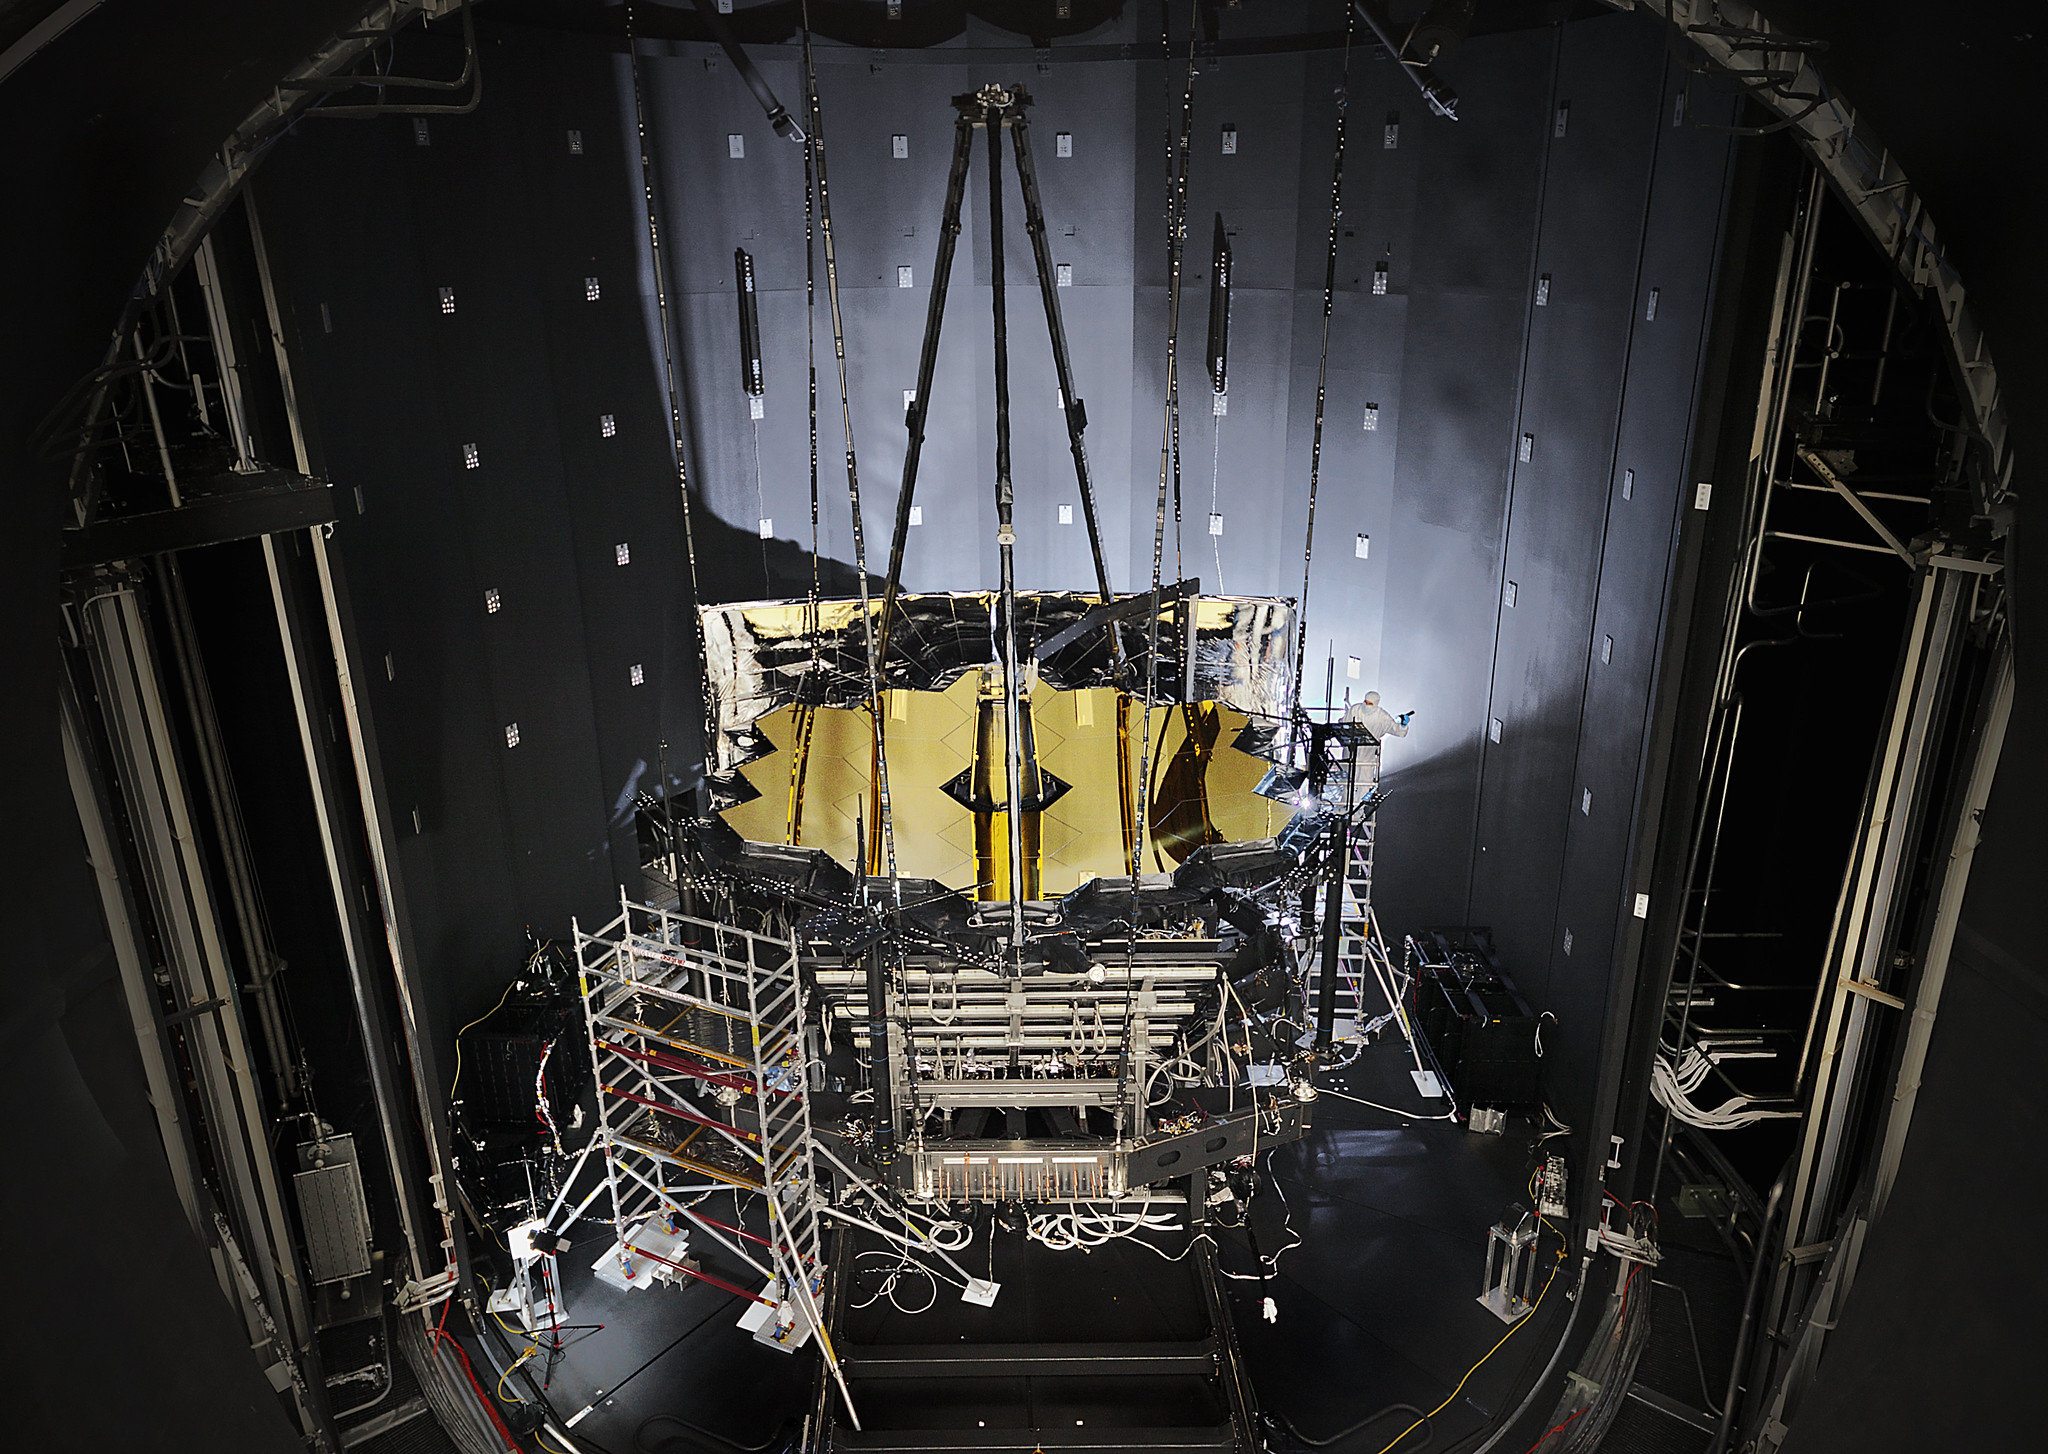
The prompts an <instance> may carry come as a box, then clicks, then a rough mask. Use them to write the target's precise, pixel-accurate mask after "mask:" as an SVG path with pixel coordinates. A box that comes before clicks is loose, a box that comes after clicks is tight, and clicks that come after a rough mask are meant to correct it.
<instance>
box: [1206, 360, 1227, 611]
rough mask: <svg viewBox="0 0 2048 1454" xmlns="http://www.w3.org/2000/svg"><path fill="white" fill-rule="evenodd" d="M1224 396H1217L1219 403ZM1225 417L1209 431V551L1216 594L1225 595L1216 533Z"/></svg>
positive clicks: (1218, 418)
mask: <svg viewBox="0 0 2048 1454" xmlns="http://www.w3.org/2000/svg"><path fill="white" fill-rule="evenodd" d="M1223 397H1224V396H1223V395H1222V394H1218V395H1217V396H1216V398H1217V400H1218V402H1221V400H1222V399H1223ZM1223 417H1224V416H1223V415H1221V414H1217V415H1216V416H1215V421H1216V422H1215V426H1214V427H1213V428H1212V429H1211V430H1210V431H1209V549H1210V551H1211V552H1212V553H1213V554H1214V555H1215V557H1216V594H1217V595H1219V596H1220V595H1222V594H1223V537H1222V536H1221V535H1219V534H1217V533H1216V513H1217V510H1216V485H1217V481H1218V480H1219V479H1220V478H1221V476H1222V473H1223Z"/></svg>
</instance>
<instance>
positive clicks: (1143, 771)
mask: <svg viewBox="0 0 2048 1454" xmlns="http://www.w3.org/2000/svg"><path fill="white" fill-rule="evenodd" d="M1200 4H1201V0H1193V3H1191V4H1190V6H1189V11H1188V73H1187V84H1186V86H1185V87H1184V88H1183V90H1182V92H1181V105H1180V155H1179V157H1178V159H1177V161H1176V162H1175V163H1174V165H1173V167H1172V171H1173V173H1174V174H1175V176H1176V178H1177V183H1176V185H1175V187H1174V190H1173V192H1172V194H1171V196H1170V198H1169V203H1170V205H1169V210H1168V216H1167V219H1166V221H1167V236H1168V238H1169V239H1170V240H1171V239H1173V238H1174V237H1175V236H1176V235H1177V234H1178V233H1180V232H1181V231H1183V230H1184V226H1185V220H1184V218H1183V216H1182V213H1183V212H1184V210H1185V207H1186V202H1187V163H1188V129H1189V127H1190V126H1191V125H1192V124H1193V121H1194V108H1195V37H1196V36H1197V35H1198V34H1199V33H1200V29H1201V27H1200V24H1199V21H1200V18H1201V10H1200ZM1164 18H1165V12H1164V9H1163V7H1162V12H1161V19H1162V22H1163V21H1164ZM1171 44H1172V39H1171V37H1170V36H1169V35H1168V34H1167V33H1166V30H1165V26H1164V24H1163V23H1162V25H1161V34H1160V46H1161V50H1162V52H1163V53H1164V54H1171V50H1170V47H1171ZM1168 257H1169V266H1168V270H1167V289H1166V292H1167V297H1166V388H1167V409H1168V417H1167V423H1166V427H1165V429H1164V430H1163V431H1162V437H1161V440H1160V446H1159V494H1158V497H1157V499H1156V501H1155V502H1154V504H1153V507H1152V609H1151V612H1150V613H1149V614H1150V622H1149V624H1148V626H1147V628H1146V646H1145V711H1144V714H1143V717H1142V719H1141V721H1142V725H1141V727H1140V729H1139V743H1138V815H1137V816H1138V822H1137V831H1136V832H1135V833H1133V834H1132V835H1131V913H1130V922H1129V923H1128V924H1126V925H1125V927H1124V1020H1123V1023H1124V1033H1123V1051H1122V1053H1121V1054H1120V1055H1119V1056H1118V1057H1117V1080H1118V1083H1119V1086H1121V1085H1122V1084H1123V1083H1125V1082H1128V1081H1129V1079H1130V1074H1131V1032H1130V1024H1131V1000H1132V996H1133V994H1134V992H1135V990H1136V986H1137V974H1138V880H1139V877H1140V874H1141V872H1142V870H1143V869H1144V866H1145V840H1146V839H1147V838H1149V837H1150V836H1151V833H1152V699H1153V697H1154V696H1156V695H1157V693H1158V687H1159V592H1160V580H1159V572H1160V568H1161V565H1162V563H1163V561H1164V558H1165V555H1166V490H1167V485H1168V482H1169V481H1168V468H1169V464H1170V463H1171V457H1170V455H1171V452H1172V451H1174V450H1175V447H1176V443H1177V440H1178V429H1177V427H1176V426H1177V422H1178V421H1177V420H1176V419H1175V417H1174V415H1173V412H1172V411H1173V401H1174V368H1175V354H1176V351H1177V349H1178V345H1179V342H1180V247H1179V245H1178V243H1177V242H1171V241H1170V243H1169V253H1168ZM1172 483H1173V485H1174V490H1175V505H1174V516H1175V519H1176V520H1178V519H1179V514H1180V507H1179V472H1178V468H1177V467H1176V468H1175V469H1174V473H1173V480H1172ZM1174 548H1175V553H1176V556H1177V555H1178V552H1179V534H1178V530H1177V529H1176V532H1175V547H1174Z"/></svg>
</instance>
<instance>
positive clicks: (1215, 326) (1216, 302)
mask: <svg viewBox="0 0 2048 1454" xmlns="http://www.w3.org/2000/svg"><path fill="white" fill-rule="evenodd" d="M1209 387H1210V388H1211V389H1213V390H1214V391H1215V392H1217V393H1219V394H1225V393H1228V392H1229V391H1230V238H1229V237H1228V236H1227V235H1225V233H1224V231H1223V214H1222V213H1221V212H1218V213H1217V214H1216V239H1215V242H1214V244H1213V246H1212V248H1211V250H1210V254H1209Z"/></svg>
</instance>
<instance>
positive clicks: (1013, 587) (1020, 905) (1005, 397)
mask: <svg viewBox="0 0 2048 1454" xmlns="http://www.w3.org/2000/svg"><path fill="white" fill-rule="evenodd" d="M996 95H997V96H998V97H1000V98H1001V100H1002V102H1003V103H1005V104H1003V105H1001V106H995V105H991V106H990V107H988V109H987V113H986V121H985V123H984V124H985V125H986V126H987V128H988V281H989V314H990V317H991V318H992V320H993V321H994V324H995V355H996V360H995V362H996V551H997V554H998V555H999V556H1000V557H1001V559H1002V598H1001V605H1000V609H1001V611H1002V615H1003V623H1002V624H1003V643H1002V644H1003V772H1004V774H1005V777H1006V783H1007V786H1008V789H1009V798H1008V809H1009V811H1008V812H1006V813H1004V814H1003V817H1004V818H1005V819H1006V820H1008V824H1009V829H1010V954H1011V956H1012V960H1013V963H1014V964H1016V965H1019V966H1021V964H1022V960H1023V955H1024V752H1023V748H1024V737H1023V731H1022V723H1021V721H1020V719H1021V718H1022V716H1023V703H1022V701H1021V700H1020V697H1021V694H1022V691H1023V683H1022V681H1021V680H1020V679H1019V677H1018V673H1017V531H1016V526H1015V522H1014V520H1013V513H1014V512H1013V507H1014V505H1015V503H1016V490H1015V487H1014V486H1013V484H1012V482H1011V479H1010V309H1009V302H1008V299H1007V296H1006V293H1005V289H1004V284H1003V121H1004V119H1005V117H1006V115H1007V113H1008V111H1009V105H1008V103H1009V101H1010V100H1011V97H1010V95H1009V93H1007V92H998V93H996ZM991 99H994V98H991ZM1012 972H1013V973H1014V972H1015V970H1014V969H1013V971H1012Z"/></svg>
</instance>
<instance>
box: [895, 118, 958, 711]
mask: <svg viewBox="0 0 2048 1454" xmlns="http://www.w3.org/2000/svg"><path fill="white" fill-rule="evenodd" d="M973 144H974V118H973V117H972V116H971V115H969V114H968V113H967V112H966V111H964V110H963V111H962V112H961V113H960V119H959V120H958V121H957V122H955V123H954V126H953V169H952V171H951V172H950V173H948V174H947V177H946V209H945V213H944V216H943V218H942V220H941V221H940V223H939V255H938V257H937V258H936V259H935V260H934V261H933V263H932V296H931V302H930V303H929V304H928V305H927V306H926V308H925V316H924V348H923V351H922V352H920V353H919V354H918V358H917V392H916V393H915V394H913V395H912V396H911V399H910V408H909V409H908V410H906V411H905V413H904V424H905V426H906V428H907V429H908V430H909V432H910V439H909V443H908V445H907V446H906V447H905V449H904V451H903V487H902V488H901V489H900V490H899V491H898V492H897V495H896V530H895V533H894V535H892V536H891V538H890V541H889V575H888V579H887V580H886V581H884V582H883V585H882V610H881V623H880V628H879V629H880V635H879V636H878V637H877V638H876V641H875V666H876V669H877V670H878V671H879V670H880V669H881V668H882V664H883V663H884V662H885V661H886V660H887V658H888V654H889V626H890V622H891V621H892V619H893V618H894V615H895V610H896V597H897V595H898V594H899V593H900V591H901V589H902V584H903V547H904V545H905V544H906V543H907V542H908V539H909V535H910V504H911V498H912V496H913V495H914V494H915V493H916V491H917V465H918V457H919V456H920V455H921V454H922V453H923V450H924V421H925V414H926V411H927V410H928V409H930V407H931V397H932V375H933V374H934V373H936V372H937V371H938V364H939V328H940V325H941V323H942V322H943V321H944V319H945V316H946V285H947V284H948V283H949V282H950V281H951V280H952V276H953V253H954V250H955V249H956V247H957V246H958V245H959V242H960V203H961V201H962V199H963V198H964V197H965V195H966V192H967V159H968V156H969V154H970V153H969V148H970V147H972V145H973Z"/></svg>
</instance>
